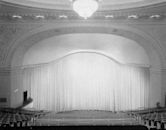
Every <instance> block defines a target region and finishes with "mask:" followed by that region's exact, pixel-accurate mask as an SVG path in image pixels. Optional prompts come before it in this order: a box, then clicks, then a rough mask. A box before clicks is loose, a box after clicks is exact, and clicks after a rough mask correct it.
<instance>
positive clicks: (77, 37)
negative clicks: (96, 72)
mask: <svg viewBox="0 0 166 130" xmlns="http://www.w3.org/2000/svg"><path fill="white" fill-rule="evenodd" d="M85 50H86V51H87V52H88V51H90V52H91V51H94V52H100V53H104V54H105V55H107V56H108V57H111V58H113V59H114V60H116V61H117V62H119V63H121V64H137V65H143V66H144V65H146V66H149V65H150V63H149V57H148V56H147V54H146V52H145V50H144V49H143V48H142V47H141V46H140V45H139V44H138V43H136V42H135V41H133V40H130V39H127V38H124V37H121V36H116V35H110V34H98V33H95V34H87V33H86V34H84V33H83V34H66V35H61V36H54V37H51V38H48V39H45V40H43V41H41V42H39V43H37V44H35V45H33V46H32V47H31V48H30V49H29V50H28V51H27V52H26V54H25V56H24V61H23V64H24V65H28V64H39V63H47V62H51V61H54V60H56V59H58V58H60V57H62V56H64V55H67V54H68V53H69V54H70V53H73V52H81V51H85Z"/></svg>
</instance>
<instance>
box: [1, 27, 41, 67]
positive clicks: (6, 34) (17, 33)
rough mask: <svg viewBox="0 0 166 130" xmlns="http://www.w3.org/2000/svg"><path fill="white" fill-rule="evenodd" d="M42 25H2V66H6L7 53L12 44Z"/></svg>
mask: <svg viewBox="0 0 166 130" xmlns="http://www.w3.org/2000/svg"><path fill="white" fill-rule="evenodd" d="M40 26H41V25H31V24H29V25H26V26H25V25H20V24H0V66H6V65H5V60H6V57H7V54H8V53H7V52H8V51H9V50H10V47H11V46H12V43H13V42H14V41H15V40H16V39H17V38H18V37H21V36H22V35H23V34H25V33H27V32H29V31H30V30H32V29H35V28H38V27H40Z"/></svg>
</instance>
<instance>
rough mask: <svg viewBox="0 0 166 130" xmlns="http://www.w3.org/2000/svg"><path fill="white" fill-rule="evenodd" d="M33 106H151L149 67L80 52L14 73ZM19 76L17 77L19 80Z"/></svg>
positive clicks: (63, 108) (117, 108) (55, 108)
mask: <svg viewBox="0 0 166 130" xmlns="http://www.w3.org/2000/svg"><path fill="white" fill-rule="evenodd" d="M13 74H14V75H15V77H17V78H15V80H13V82H17V83H14V84H13V85H17V86H18V85H20V86H23V89H24V90H28V92H29V93H30V95H29V96H31V97H32V98H33V100H34V101H33V107H34V108H36V109H40V110H43V109H44V110H51V111H55V112H59V111H70V110H107V111H125V110H135V109H139V108H148V103H149V68H146V67H134V66H127V65H122V64H119V63H117V62H115V61H114V60H112V59H109V58H108V57H105V56H103V55H99V54H94V53H77V54H73V55H69V56H67V57H64V58H62V59H61V60H58V61H55V62H51V63H49V64H43V65H42V64H41V65H37V66H36V65H34V66H31V67H24V69H20V70H19V73H18V71H15V72H14V73H13ZM16 79H17V80H16Z"/></svg>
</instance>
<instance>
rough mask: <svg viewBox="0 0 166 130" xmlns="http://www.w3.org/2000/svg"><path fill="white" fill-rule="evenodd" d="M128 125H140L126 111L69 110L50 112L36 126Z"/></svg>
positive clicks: (35, 123)
mask: <svg viewBox="0 0 166 130" xmlns="http://www.w3.org/2000/svg"><path fill="white" fill-rule="evenodd" d="M84 125H85V126H117V125H118V126H119V125H120V126H126V125H131V126H133V125H140V123H139V121H138V120H136V119H135V118H134V117H131V116H129V115H128V114H127V113H124V112H118V113H114V112H109V111H91V110H90V111H87V110H79V111H67V112H59V113H55V112H50V113H48V114H46V115H45V116H43V117H41V118H39V119H37V120H36V121H35V122H34V126H84Z"/></svg>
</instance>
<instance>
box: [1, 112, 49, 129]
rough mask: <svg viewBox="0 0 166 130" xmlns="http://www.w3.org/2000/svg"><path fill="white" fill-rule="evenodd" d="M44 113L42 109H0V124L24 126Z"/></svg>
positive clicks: (3, 125) (29, 124)
mask: <svg viewBox="0 0 166 130" xmlns="http://www.w3.org/2000/svg"><path fill="white" fill-rule="evenodd" d="M44 114H46V113H45V112H43V111H27V110H12V109H9V110H7V109H6V110H2V111H0V126H2V127H20V126H22V127H24V126H32V125H33V124H34V121H35V120H36V119H37V118H39V117H40V116H43V115H44Z"/></svg>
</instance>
